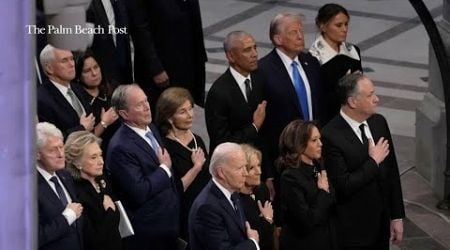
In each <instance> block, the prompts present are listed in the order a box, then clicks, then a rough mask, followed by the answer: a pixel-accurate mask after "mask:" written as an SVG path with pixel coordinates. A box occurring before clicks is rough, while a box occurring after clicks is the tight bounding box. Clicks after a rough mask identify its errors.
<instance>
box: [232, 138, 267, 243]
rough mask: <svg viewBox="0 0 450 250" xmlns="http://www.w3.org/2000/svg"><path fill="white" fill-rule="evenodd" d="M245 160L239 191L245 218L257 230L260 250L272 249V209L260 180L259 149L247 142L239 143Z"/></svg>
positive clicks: (265, 188)
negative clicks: (242, 184)
mask: <svg viewBox="0 0 450 250" xmlns="http://www.w3.org/2000/svg"><path fill="white" fill-rule="evenodd" d="M241 147H242V150H243V151H244V153H245V158H246V160H247V165H246V166H245V167H246V168H247V173H248V175H247V177H245V184H244V186H243V187H242V188H241V190H240V191H239V196H240V200H241V204H242V208H243V209H244V214H245V218H246V219H247V221H248V222H249V223H250V227H251V228H252V229H255V230H256V231H258V234H259V247H260V249H261V250H273V249H274V243H273V229H274V227H273V225H272V224H273V209H272V203H271V201H270V194H269V189H267V186H266V185H265V184H264V182H261V160H262V154H261V151H259V150H258V149H256V148H254V147H253V146H251V145H249V144H241Z"/></svg>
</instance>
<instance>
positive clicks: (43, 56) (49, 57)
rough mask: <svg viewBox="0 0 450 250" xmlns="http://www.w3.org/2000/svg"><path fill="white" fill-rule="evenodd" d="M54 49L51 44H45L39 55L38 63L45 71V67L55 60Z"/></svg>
mask: <svg viewBox="0 0 450 250" xmlns="http://www.w3.org/2000/svg"><path fill="white" fill-rule="evenodd" d="M55 49H56V48H55V47H53V46H52V45H51V44H47V45H46V46H45V47H44V48H43V49H42V50H41V53H40V54H39V62H40V63H41V66H42V68H43V69H44V71H45V65H46V64H49V63H50V62H52V61H53V60H55Z"/></svg>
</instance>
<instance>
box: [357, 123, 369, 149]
mask: <svg viewBox="0 0 450 250" xmlns="http://www.w3.org/2000/svg"><path fill="white" fill-rule="evenodd" d="M364 126H365V124H364V123H363V124H361V125H359V130H361V139H362V143H363V145H364V146H366V147H367V146H368V145H369V140H368V139H367V136H366V131H365V129H364Z"/></svg>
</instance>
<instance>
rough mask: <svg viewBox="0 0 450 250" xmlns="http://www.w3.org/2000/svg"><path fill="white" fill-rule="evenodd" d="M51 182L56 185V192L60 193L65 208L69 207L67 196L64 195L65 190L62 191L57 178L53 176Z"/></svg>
mask: <svg viewBox="0 0 450 250" xmlns="http://www.w3.org/2000/svg"><path fill="white" fill-rule="evenodd" d="M50 181H51V182H53V183H54V184H55V188H56V192H57V193H58V196H59V199H60V200H61V202H62V204H63V206H67V198H66V194H64V190H63V189H62V187H61V185H60V184H59V181H58V179H57V178H56V176H53V177H52V178H50Z"/></svg>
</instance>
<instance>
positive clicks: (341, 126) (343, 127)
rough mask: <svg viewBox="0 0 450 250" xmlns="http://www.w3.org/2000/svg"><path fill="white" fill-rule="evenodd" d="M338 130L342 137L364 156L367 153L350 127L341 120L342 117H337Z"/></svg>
mask: <svg viewBox="0 0 450 250" xmlns="http://www.w3.org/2000/svg"><path fill="white" fill-rule="evenodd" d="M338 130H339V131H340V132H341V133H342V134H343V136H344V137H345V138H346V139H347V140H348V141H349V142H350V143H351V144H352V145H353V146H354V147H355V148H358V149H360V150H362V151H364V152H365V153H366V154H367V153H368V152H367V150H366V149H365V148H364V146H363V144H362V143H361V141H360V140H359V138H358V136H357V135H356V134H355V132H354V131H353V129H352V128H351V127H350V125H349V124H348V123H347V122H346V121H345V120H344V118H342V116H341V115H340V114H339V115H338Z"/></svg>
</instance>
